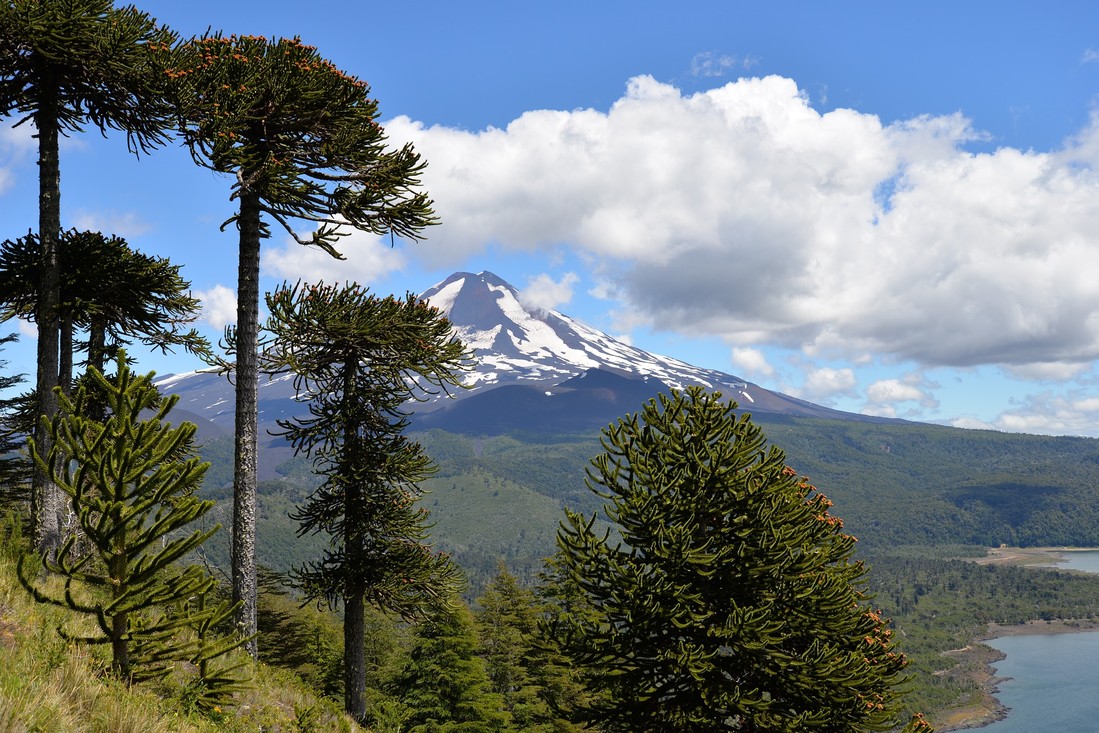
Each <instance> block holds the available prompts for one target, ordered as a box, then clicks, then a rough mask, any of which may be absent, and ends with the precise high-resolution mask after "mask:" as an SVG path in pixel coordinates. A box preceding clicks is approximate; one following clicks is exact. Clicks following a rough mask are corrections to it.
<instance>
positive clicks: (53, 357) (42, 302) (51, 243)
mask: <svg viewBox="0 0 1099 733" xmlns="http://www.w3.org/2000/svg"><path fill="white" fill-rule="evenodd" d="M174 41H175V36H174V34H172V32H171V31H169V30H167V29H166V28H164V27H162V26H158V25H157V24H156V22H155V21H154V20H153V19H152V18H150V17H149V16H148V15H147V14H145V13H142V12H140V11H138V10H136V9H135V8H133V7H124V8H115V7H114V3H113V2H112V1H111V0H0V116H8V115H12V114H15V115H17V116H18V119H17V121H16V125H21V124H24V123H26V122H32V123H33V124H34V127H35V129H36V131H37V137H38V166H39V168H38V184H39V189H38V191H39V193H38V235H39V237H40V238H41V245H42V250H41V256H42V261H41V270H40V275H39V278H38V281H39V282H38V291H37V293H38V296H37V297H38V300H37V302H36V304H35V320H36V321H37V323H38V375H37V381H36V390H35V394H36V395H37V400H38V404H37V409H38V412H39V414H42V415H46V416H47V417H52V416H53V415H54V414H56V412H57V399H56V398H55V396H54V391H53V388H54V386H56V385H57V384H58V374H59V371H58V367H59V364H58V329H59V323H58V305H59V294H58V283H59V279H60V264H59V261H58V257H59V255H58V246H59V245H58V240H59V239H60V237H61V200H60V193H61V176H60V165H59V154H58V140H59V138H60V136H61V135H64V134H68V133H70V132H80V131H81V130H83V128H84V127H85V126H88V125H91V126H93V127H97V128H99V130H100V131H101V132H103V133H106V131H107V130H108V129H113V130H120V131H123V132H125V133H126V137H127V141H128V144H129V148H130V150H131V151H132V152H134V153H137V152H138V151H145V150H148V149H149V148H150V147H152V146H154V145H156V144H158V143H160V142H162V141H163V140H164V139H165V133H164V130H165V129H166V127H167V119H168V117H167V107H166V106H165V103H164V99H163V97H162V95H161V93H160V89H161V82H160V78H159V77H158V76H157V75H156V74H154V73H152V70H153V67H152V66H150V64H149V56H148V54H147V50H148V47H149V46H150V45H158V44H164V45H166V46H169V45H170V44H172V43H174ZM36 437H37V440H38V444H39V447H41V448H43V449H45V448H46V445H47V443H46V441H48V440H49V437H48V436H47V435H46V433H45V432H43V430H42V429H41V428H36ZM34 493H35V499H36V504H37V506H36V510H35V514H36V517H35V541H36V544H37V545H38V546H39V547H48V548H53V549H56V548H57V547H58V545H59V544H60V541H61V533H60V525H59V520H58V516H57V514H58V510H59V508H60V494H59V493H58V491H57V489H56V488H55V487H51V486H50V485H49V483H48V482H47V481H46V480H45V477H44V476H43V475H42V474H41V473H40V472H37V471H36V472H35V480H34Z"/></svg>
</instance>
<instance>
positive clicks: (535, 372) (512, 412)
mask: <svg viewBox="0 0 1099 733" xmlns="http://www.w3.org/2000/svg"><path fill="white" fill-rule="evenodd" d="M421 297H423V298H426V299H427V300H429V301H430V302H431V303H432V304H433V305H434V306H435V307H437V308H439V309H440V310H441V311H442V312H443V313H445V314H446V315H447V317H448V318H449V319H450V321H451V323H453V324H454V327H455V330H456V332H457V335H458V337H459V338H460V339H461V340H462V342H463V343H464V344H465V345H466V346H467V347H468V348H469V349H470V350H471V351H472V352H473V356H474V362H475V366H474V368H473V369H472V370H471V371H470V372H469V373H468V374H467V375H466V379H465V382H466V384H467V385H468V386H469V389H465V390H458V392H457V394H455V395H454V397H455V398H454V399H448V398H445V397H438V398H436V399H433V400H430V401H428V402H419V403H415V404H414V405H411V407H412V409H414V410H415V413H416V414H415V417H414V420H413V422H414V425H417V426H421V427H440V428H444V429H448V430H459V431H476V432H486V433H493V432H503V431H508V430H513V429H523V430H534V431H550V430H556V431H564V430H570V431H571V430H580V429H589V428H593V429H594V428H599V427H602V426H603V425H606V424H607V422H609V421H611V420H613V419H614V418H616V417H620V416H623V415H625V414H626V413H628V412H634V411H636V410H638V409H639V408H640V407H641V405H642V403H643V402H644V400H646V399H648V398H649V397H652V396H654V395H656V394H657V393H658V392H660V391H664V390H666V389H668V387H677V388H684V387H687V386H689V385H701V386H703V387H706V388H707V389H713V390H718V391H720V392H721V393H722V394H724V395H725V396H726V397H728V398H730V399H733V400H736V401H737V402H738V403H739V404H740V407H741V408H742V409H744V410H746V411H751V412H760V413H778V414H784V415H794V416H813V417H829V418H840V419H849V420H850V419H855V420H875V418H868V417H865V416H862V415H854V414H851V413H846V412H839V411H837V410H832V409H829V408H826V407H821V406H820V405H814V404H813V403H811V402H806V401H804V400H800V399H797V398H794V397H790V396H788V395H784V394H781V393H778V392H772V391H770V390H767V389H765V388H763V387H760V386H759V385H756V384H753V383H751V382H749V381H747V380H745V379H741V378H740V377H737V376H734V375H732V374H726V373H724V372H720V371H717V370H714V369H702V368H700V367H695V366H692V365H690V364H687V363H686V362H683V361H680V360H678V359H673V358H670V357H667V356H659V355H656V354H651V353H649V352H647V351H644V350H642V349H638V348H636V347H634V346H631V345H629V344H625V343H623V342H621V341H619V340H617V339H615V338H613V337H611V336H609V335H607V334H605V333H603V332H602V331H598V330H596V329H594V328H591V327H590V326H587V325H585V324H583V323H581V322H580V321H577V320H575V319H573V318H570V317H569V316H567V315H565V314H563V313H559V312H557V311H553V310H550V311H546V310H542V309H539V308H534V307H530V306H528V305H525V304H524V303H523V302H522V299H521V297H520V294H519V291H518V290H516V289H515V288H514V287H513V286H511V285H510V284H508V283H507V282H505V281H504V280H502V279H500V278H499V277H497V276H496V275H494V274H492V273H491V272H481V273H478V274H476V275H475V274H471V273H468V272H459V273H455V274H453V275H451V276H450V277H448V278H447V279H446V280H443V281H442V282H441V283H439V284H438V285H435V286H434V287H432V288H430V289H428V290H427V291H425V292H424V293H423V294H422V296H421ZM157 384H158V386H160V388H161V390H162V391H163V392H171V393H176V394H179V395H180V398H181V399H180V404H179V407H180V409H182V410H186V411H187V412H188V413H189V414H190V415H191V416H194V418H205V420H206V421H209V422H212V423H213V424H214V425H215V426H219V427H220V428H221V429H223V430H232V429H233V388H232V386H231V385H230V384H229V382H228V381H227V380H226V379H225V378H224V377H218V376H215V375H212V374H203V373H189V374H180V375H166V376H165V377H162V378H161V379H160V380H158V382H157ZM294 397H295V395H294V393H293V381H292V380H291V379H289V378H288V377H286V376H282V377H276V378H274V379H267V378H261V379H260V386H259V411H260V426H261V430H263V429H268V430H271V429H273V428H274V427H275V421H276V420H277V419H279V418H287V417H290V416H293V415H298V414H301V413H302V412H303V411H304V408H303V405H302V403H300V402H297V401H296V400H295V399H294ZM194 418H192V417H188V419H194Z"/></svg>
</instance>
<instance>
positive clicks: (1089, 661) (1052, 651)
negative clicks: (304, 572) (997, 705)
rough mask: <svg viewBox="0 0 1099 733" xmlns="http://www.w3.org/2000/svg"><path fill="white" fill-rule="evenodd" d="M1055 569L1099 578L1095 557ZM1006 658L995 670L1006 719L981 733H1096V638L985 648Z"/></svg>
mask: <svg viewBox="0 0 1099 733" xmlns="http://www.w3.org/2000/svg"><path fill="white" fill-rule="evenodd" d="M1064 557H1065V562H1060V563H1057V565H1056V567H1057V568H1059V569H1071V570H1081V571H1085V572H1090V573H1099V551H1095V550H1080V551H1072V552H1065V553H1064ZM987 643H988V645H989V646H991V647H993V648H995V649H999V650H1000V651H1002V652H1003V653H1004V654H1006V655H1007V657H1006V658H1005V659H1003V660H1002V661H1000V662H997V663H996V664H995V665H993V667H994V668H995V670H996V675H997V676H998V677H1010V678H1011V679H1009V680H1007V681H1006V682H1001V683H1000V685H999V688H1000V692H999V693H998V694H997V697H998V698H999V699H1000V702H1002V703H1003V704H1004V705H1005V706H1006V707H1008V708H1010V712H1008V715H1007V718H1005V719H1004V720H1001V721H998V722H996V723H993V724H991V725H988V726H985V727H984V728H981V729H980V730H981V731H982V733H1035V732H1036V731H1057V733H1096V731H1099V663H1097V660H1099V632H1087V633H1078V634H1046V635H1041V634H1035V635H1029V636H1005V637H1003V638H1000V639H993V640H992V641H989V642H987Z"/></svg>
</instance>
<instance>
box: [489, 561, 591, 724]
mask: <svg viewBox="0 0 1099 733" xmlns="http://www.w3.org/2000/svg"><path fill="white" fill-rule="evenodd" d="M477 605H478V607H479V608H478V609H477V611H476V612H475V617H476V620H477V630H478V636H479V638H480V644H481V646H480V654H481V656H482V657H484V659H485V663H486V665H487V667H488V676H489V681H490V684H491V689H492V691H493V692H494V693H496V694H498V695H500V696H501V697H502V698H503V700H504V707H505V709H506V710H507V711H508V713H509V714H510V715H511V718H512V721H513V724H514V726H515V728H516V729H518V730H521V731H528V732H529V733H566V732H567V731H573V730H579V728H577V727H575V726H573V725H572V724H571V723H570V722H568V721H567V720H565V719H564V717H562V709H563V708H565V707H566V706H567V705H566V698H567V701H568V702H570V703H571V702H574V701H575V700H576V699H578V698H579V697H580V696H581V694H582V691H581V690H580V689H579V687H578V684H577V681H576V678H575V677H574V676H573V675H572V674H571V670H568V669H567V667H566V666H565V665H562V664H560V663H559V662H558V659H557V656H558V655H557V653H556V650H554V649H553V648H552V647H547V646H545V645H542V644H540V643H539V620H540V618H541V616H542V603H541V602H540V601H539V599H538V598H537V597H536V596H535V594H534V592H533V591H532V590H529V589H527V588H523V587H522V586H520V585H519V581H518V580H517V579H516V577H515V576H514V575H512V574H511V573H510V572H509V571H508V569H507V568H506V567H505V566H504V565H503V563H501V564H500V567H499V569H498V571H497V573H496V575H495V577H493V579H492V581H491V582H490V583H489V585H488V587H487V588H486V589H485V592H484V594H482V595H481V596H480V597H479V598H478V599H477Z"/></svg>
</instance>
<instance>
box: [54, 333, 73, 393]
mask: <svg viewBox="0 0 1099 733" xmlns="http://www.w3.org/2000/svg"><path fill="white" fill-rule="evenodd" d="M59 326H60V327H59V328H58V360H57V383H58V384H59V385H61V391H62V392H64V393H65V394H66V395H71V394H72V391H73V390H72V385H73V328H74V326H73V319H72V316H70V315H65V316H64V317H62V318H61V319H60V320H59Z"/></svg>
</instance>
